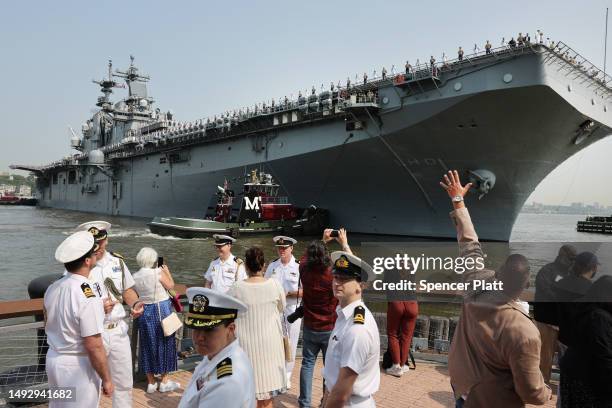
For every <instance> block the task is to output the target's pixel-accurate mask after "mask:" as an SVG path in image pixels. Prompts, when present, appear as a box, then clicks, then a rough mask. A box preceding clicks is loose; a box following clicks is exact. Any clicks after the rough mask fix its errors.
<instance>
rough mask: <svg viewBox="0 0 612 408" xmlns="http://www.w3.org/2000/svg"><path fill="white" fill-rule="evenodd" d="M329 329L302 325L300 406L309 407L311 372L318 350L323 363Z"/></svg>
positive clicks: (302, 407)
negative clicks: (323, 329) (320, 329)
mask: <svg viewBox="0 0 612 408" xmlns="http://www.w3.org/2000/svg"><path fill="white" fill-rule="evenodd" d="M330 335H331V331H321V332H319V331H314V330H310V329H308V328H307V327H304V333H303V335H302V368H301V370H300V397H299V398H298V404H299V405H300V408H310V399H311V398H312V373H313V371H314V366H315V362H316V360H317V355H318V354H319V351H321V352H322V353H323V364H325V353H326V352H327V343H329V336H330Z"/></svg>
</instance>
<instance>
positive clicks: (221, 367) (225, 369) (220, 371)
mask: <svg viewBox="0 0 612 408" xmlns="http://www.w3.org/2000/svg"><path fill="white" fill-rule="evenodd" d="M232 372H233V369H232V359H231V358H229V357H227V358H225V359H224V360H221V361H220V362H219V364H217V379H219V378H223V377H226V376H228V375H232Z"/></svg>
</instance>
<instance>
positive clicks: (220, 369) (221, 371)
mask: <svg viewBox="0 0 612 408" xmlns="http://www.w3.org/2000/svg"><path fill="white" fill-rule="evenodd" d="M225 371H232V366H231V365H230V366H224V367H219V368H217V373H224V372H225Z"/></svg>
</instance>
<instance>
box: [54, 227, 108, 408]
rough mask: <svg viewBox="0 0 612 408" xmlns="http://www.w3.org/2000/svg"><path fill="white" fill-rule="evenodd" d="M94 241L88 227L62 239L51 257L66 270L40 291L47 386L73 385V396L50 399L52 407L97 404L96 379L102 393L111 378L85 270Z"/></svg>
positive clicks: (97, 305)
mask: <svg viewBox="0 0 612 408" xmlns="http://www.w3.org/2000/svg"><path fill="white" fill-rule="evenodd" d="M97 250H98V245H97V244H96V243H95V242H94V238H93V236H92V235H91V234H89V233H87V232H77V233H75V234H72V235H70V236H69V237H68V238H66V239H65V240H64V241H63V242H62V243H61V244H60V246H59V247H57V250H56V251H55V259H57V260H58V261H59V262H61V263H63V264H64V267H65V268H66V271H67V273H66V274H65V275H64V277H63V278H61V279H60V280H58V281H56V282H54V283H53V284H52V285H50V286H49V288H48V289H47V291H46V292H45V297H44V313H45V333H46V334H47V343H48V344H49V350H48V351H47V362H46V370H47V377H48V380H49V387H50V388H53V387H74V390H73V391H74V393H75V395H74V397H75V398H76V400H72V401H68V400H63V401H62V400H51V401H50V402H49V406H50V407H52V408H55V407H87V408H89V407H97V406H98V402H99V399H100V384H101V385H102V388H103V391H104V393H105V394H106V395H108V396H110V395H112V394H113V383H112V380H111V376H110V372H109V370H108V363H107V359H106V353H105V351H104V344H103V342H102V336H101V333H102V332H103V331H104V328H103V326H102V323H103V321H104V309H103V307H102V299H101V298H100V297H99V296H97V295H96V294H95V293H94V292H93V290H92V289H91V285H92V282H91V281H90V280H89V279H88V278H89V274H90V272H91V270H92V268H93V267H94V265H95V264H96V255H95V254H94V253H95V251H97Z"/></svg>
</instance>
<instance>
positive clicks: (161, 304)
mask: <svg viewBox="0 0 612 408" xmlns="http://www.w3.org/2000/svg"><path fill="white" fill-rule="evenodd" d="M136 262H138V265H139V266H140V270H139V271H138V272H136V273H135V274H134V281H135V282H136V285H135V289H136V291H137V292H138V294H139V295H140V300H141V301H143V302H144V304H145V305H144V313H143V315H142V316H141V317H140V320H139V321H138V323H139V328H140V330H139V333H140V335H139V340H140V352H139V353H138V356H139V358H138V365H139V367H140V369H141V371H142V372H144V373H145V374H146V375H147V381H148V385H147V393H149V394H150V393H153V392H155V391H156V390H157V389H158V388H157V381H156V379H155V375H160V376H161V382H160V384H159V391H160V392H170V391H174V390H176V389H177V388H179V387H180V384H179V383H176V382H174V381H169V380H168V373H169V372H172V371H176V366H177V357H176V339H175V336H174V334H172V335H170V336H167V337H166V336H164V330H163V328H162V325H161V321H162V320H163V319H164V318H165V317H167V316H168V315H169V314H170V313H172V303H171V301H170V297H169V296H168V292H167V291H168V290H169V289H172V288H173V287H174V280H173V279H172V275H171V274H170V269H168V267H167V266H166V265H163V258H161V257H159V258H158V256H157V252H155V250H154V249H152V248H142V249H141V250H140V252H138V255H136Z"/></svg>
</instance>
